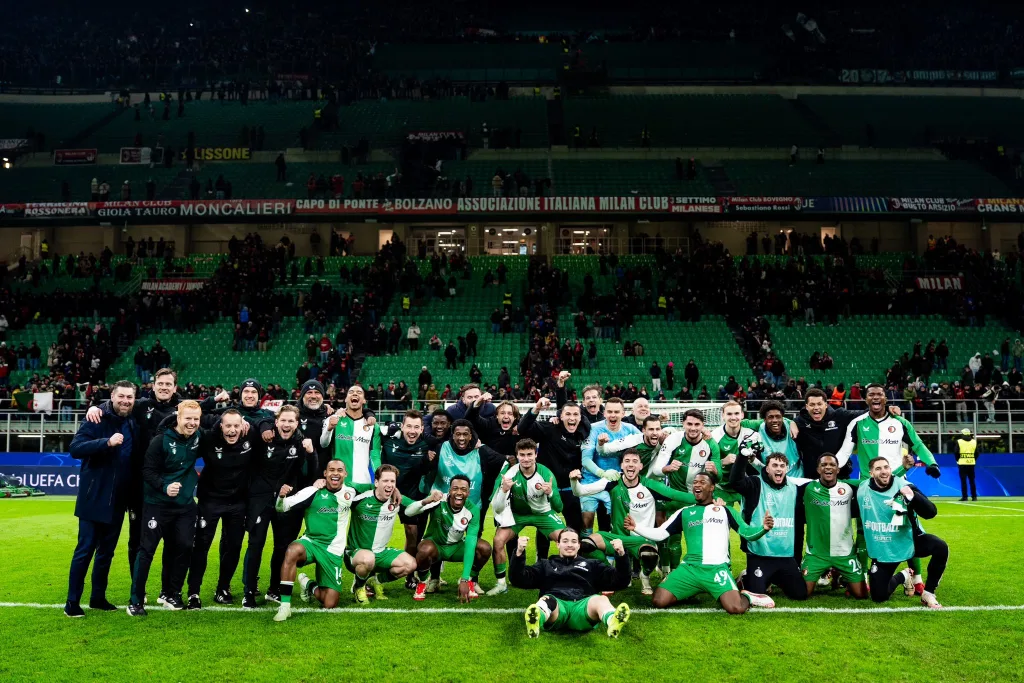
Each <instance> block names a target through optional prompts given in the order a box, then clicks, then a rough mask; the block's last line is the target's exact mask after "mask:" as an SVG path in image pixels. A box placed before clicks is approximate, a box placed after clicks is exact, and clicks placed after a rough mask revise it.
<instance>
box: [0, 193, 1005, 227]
mask: <svg viewBox="0 0 1024 683" xmlns="http://www.w3.org/2000/svg"><path fill="white" fill-rule="evenodd" d="M891 213H898V214H904V215H913V214H918V215H927V214H957V215H964V216H966V215H972V214H973V215H977V214H981V213H1005V214H1024V198H993V199H987V198H975V197H967V198H958V197H746V196H740V197H647V196H626V197H587V196H580V197H463V198H459V199H451V198H437V199H233V200H232V199H217V200H213V199H204V200H195V201H183V200H166V201H110V202H66V203H64V202H34V203H24V204H0V219H17V218H50V219H55V218H65V219H66V218H82V219H93V220H100V221H109V220H111V219H118V220H128V219H154V220H156V219H170V220H179V221H182V222H195V221H218V220H219V221H222V222H223V221H227V220H236V221H242V222H245V221H246V219H257V218H258V219H266V220H274V219H280V220H288V219H289V218H290V217H291V216H300V217H311V216H325V217H328V216H332V217H347V216H351V217H366V218H384V219H385V220H386V217H387V216H403V217H416V216H466V217H474V218H478V217H481V216H487V215H508V214H514V215H519V216H537V217H547V216H554V215H580V214H593V215H606V214H619V215H632V216H639V217H645V216H658V215H681V214H690V215H695V216H699V215H708V216H733V217H737V218H738V217H739V216H746V215H757V216H759V217H765V216H771V215H777V216H782V215H787V216H791V217H795V216H799V215H810V214H816V215H826V214H827V215H845V214H860V215H863V214H891Z"/></svg>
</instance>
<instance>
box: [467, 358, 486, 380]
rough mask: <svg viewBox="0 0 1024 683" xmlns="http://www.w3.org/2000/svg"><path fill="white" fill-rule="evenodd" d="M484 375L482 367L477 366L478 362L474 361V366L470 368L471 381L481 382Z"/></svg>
mask: <svg viewBox="0 0 1024 683" xmlns="http://www.w3.org/2000/svg"><path fill="white" fill-rule="evenodd" d="M483 376H484V374H483V373H482V372H481V371H480V368H479V367H477V364H476V363H473V365H472V367H470V368H469V381H470V382H472V383H473V384H480V382H481V380H483Z"/></svg>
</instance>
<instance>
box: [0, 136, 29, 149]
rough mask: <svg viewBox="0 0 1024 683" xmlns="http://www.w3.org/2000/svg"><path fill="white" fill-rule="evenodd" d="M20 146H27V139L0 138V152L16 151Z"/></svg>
mask: <svg viewBox="0 0 1024 683" xmlns="http://www.w3.org/2000/svg"><path fill="white" fill-rule="evenodd" d="M22 147H28V140H26V139H24V138H4V139H0V152H17V151H18V150H19V149H21V148H22Z"/></svg>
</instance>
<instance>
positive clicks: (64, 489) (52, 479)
mask: <svg viewBox="0 0 1024 683" xmlns="http://www.w3.org/2000/svg"><path fill="white" fill-rule="evenodd" d="M37 455H38V454H37ZM80 471H81V468H79V467H78V466H77V465H76V466H68V467H45V466H38V465H36V466H26V465H0V474H3V475H5V476H8V477H11V478H12V479H17V480H18V482H19V483H20V484H21V485H22V486H31V487H32V488H35V489H39V490H40V491H42V492H43V493H45V494H46V495H48V496H77V495H78V479H79V474H80Z"/></svg>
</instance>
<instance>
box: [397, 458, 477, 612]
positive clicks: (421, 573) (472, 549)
mask: <svg viewBox="0 0 1024 683" xmlns="http://www.w3.org/2000/svg"><path fill="white" fill-rule="evenodd" d="M405 514H407V515H417V516H419V517H420V518H423V517H426V518H427V519H428V521H427V523H426V525H425V526H426V532H425V533H424V534H423V540H422V541H420V543H419V546H418V547H417V548H416V581H417V583H416V592H415V593H414V594H413V596H412V598H413V600H425V599H426V597H427V593H428V592H430V591H429V590H428V586H429V582H428V580H427V576H428V570H429V569H430V568H431V567H434V566H436V565H440V563H441V562H442V561H447V562H461V563H462V578H461V579H459V602H469V600H470V599H471V598H475V597H479V593H478V591H477V587H478V584H479V580H480V570H481V569H483V568H484V567H485V566H486V565H487V560H489V559H490V558H491V544H490V543H488V542H487V541H485V540H484V539H482V538H477V537H478V536H479V533H480V526H481V523H482V522H483V518H482V516H481V514H480V510H479V508H477V507H476V506H474V505H473V503H471V502H470V501H469V478H468V477H465V476H463V475H461V474H456V475H455V476H454V477H452V483H451V487H450V488H449V489H448V495H447V496H444V495H442V494H441V492H440V491H431V492H430V496H429V497H428V498H427V499H426V500H423V501H418V502H415V503H413V504H412V505H410V506H409V507H408V508H406V510H405Z"/></svg>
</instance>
